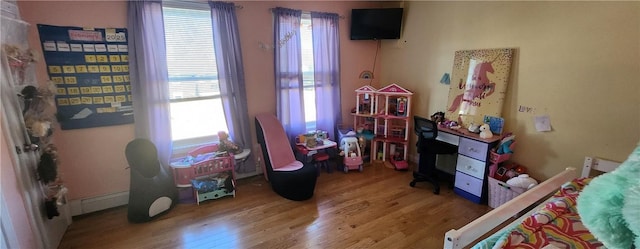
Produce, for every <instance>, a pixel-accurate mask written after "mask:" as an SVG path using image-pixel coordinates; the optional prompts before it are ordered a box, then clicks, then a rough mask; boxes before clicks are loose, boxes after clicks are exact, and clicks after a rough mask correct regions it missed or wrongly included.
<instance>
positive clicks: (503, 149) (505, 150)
mask: <svg viewBox="0 0 640 249" xmlns="http://www.w3.org/2000/svg"><path fill="white" fill-rule="evenodd" d="M515 139H516V135H513V134H511V133H507V134H506V135H505V136H504V137H503V138H502V140H501V141H500V143H499V144H498V149H497V150H496V153H498V154H510V153H513V151H512V150H511V148H510V146H511V144H513V143H514V142H515Z"/></svg>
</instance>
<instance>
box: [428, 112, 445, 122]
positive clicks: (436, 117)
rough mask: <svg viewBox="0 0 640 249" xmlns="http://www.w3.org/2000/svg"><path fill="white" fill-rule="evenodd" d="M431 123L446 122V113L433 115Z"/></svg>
mask: <svg viewBox="0 0 640 249" xmlns="http://www.w3.org/2000/svg"><path fill="white" fill-rule="evenodd" d="M431 121H433V122H436V124H440V123H442V122H444V112H436V113H434V114H433V115H431Z"/></svg>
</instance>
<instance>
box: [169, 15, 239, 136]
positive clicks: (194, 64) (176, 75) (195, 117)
mask: <svg viewBox="0 0 640 249" xmlns="http://www.w3.org/2000/svg"><path fill="white" fill-rule="evenodd" d="M163 17H164V28H165V41H166V48H167V67H168V68H167V69H168V72H169V91H170V99H171V100H170V101H171V132H172V134H171V135H172V139H173V140H174V141H180V140H188V141H194V140H202V138H208V139H211V138H214V137H215V135H216V134H217V132H218V131H228V129H227V124H226V120H225V117H224V111H223V109H222V102H221V99H220V87H219V85H218V72H217V68H216V60H215V51H214V47H213V33H212V27H211V13H210V11H209V9H208V8H193V7H175V6H164V7H163ZM200 142H202V141H198V142H196V143H200Z"/></svg>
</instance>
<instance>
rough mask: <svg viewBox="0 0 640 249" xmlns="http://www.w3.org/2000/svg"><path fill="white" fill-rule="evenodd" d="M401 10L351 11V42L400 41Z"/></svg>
mask: <svg viewBox="0 0 640 249" xmlns="http://www.w3.org/2000/svg"><path fill="white" fill-rule="evenodd" d="M401 28H402V8H382V9H352V10H351V40H381V39H400V30H401Z"/></svg>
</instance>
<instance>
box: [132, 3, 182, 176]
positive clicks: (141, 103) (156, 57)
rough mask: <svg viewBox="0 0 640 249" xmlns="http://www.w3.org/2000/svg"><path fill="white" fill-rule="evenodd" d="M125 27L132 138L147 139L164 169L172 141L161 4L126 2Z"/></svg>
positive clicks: (167, 163) (169, 155) (168, 158)
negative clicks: (127, 14)
mask: <svg viewBox="0 0 640 249" xmlns="http://www.w3.org/2000/svg"><path fill="white" fill-rule="evenodd" d="M128 27H129V68H130V70H129V72H130V77H131V93H132V95H133V113H134V118H135V135H136V137H138V138H146V139H149V140H151V141H152V142H153V143H154V144H155V146H156V147H157V149H158V157H159V160H160V161H161V162H162V163H163V165H165V167H168V165H169V160H170V158H171V152H172V140H171V117H170V107H169V76H168V72H167V56H166V46H165V40H164V22H163V19H162V1H129V25H128Z"/></svg>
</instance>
